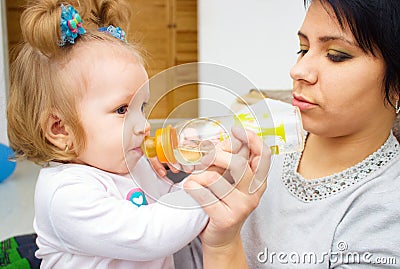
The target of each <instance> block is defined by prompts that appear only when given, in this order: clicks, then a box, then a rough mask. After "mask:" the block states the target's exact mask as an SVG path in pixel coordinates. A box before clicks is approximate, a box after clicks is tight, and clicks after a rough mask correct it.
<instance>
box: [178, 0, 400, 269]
mask: <svg viewBox="0 0 400 269" xmlns="http://www.w3.org/2000/svg"><path fill="white" fill-rule="evenodd" d="M305 5H306V6H307V7H308V10H307V14H306V17H305V19H304V22H303V24H302V26H301V27H300V30H299V32H298V37H299V43H300V50H299V52H298V53H299V57H298V61H297V63H296V64H295V65H294V67H293V68H292V69H291V72H290V75H291V77H292V79H293V105H295V106H297V107H299V108H300V110H301V114H302V118H303V126H304V129H305V130H306V131H307V132H308V135H307V140H306V144H305V148H304V151H303V152H302V153H294V154H288V155H286V156H279V157H277V158H276V159H275V160H274V162H273V166H272V167H271V171H270V173H269V176H268V189H267V190H266V192H265V194H264V195H263V196H262V198H261V200H260V204H259V205H258V207H257V208H256V209H255V211H254V212H253V213H252V214H251V215H250V216H249V217H248V218H247V220H246V221H245V223H244V226H243V228H242V231H241V236H242V242H241V241H240V236H239V233H238V229H240V227H241V224H242V222H244V219H245V218H246V217H245V215H246V214H249V213H250V212H251V209H252V207H248V208H247V211H246V210H245V211H240V213H239V214H236V213H237V211H236V209H237V208H243V203H246V202H245V201H246V200H244V199H242V200H233V201H228V202H226V201H222V202H220V204H222V205H224V206H225V207H222V206H221V207H220V208H217V206H216V205H214V206H213V208H211V207H204V209H205V210H206V212H207V213H208V214H209V215H210V218H211V221H212V223H211V224H212V225H208V226H207V228H206V229H205V231H204V232H203V234H202V241H203V242H202V243H203V252H204V257H203V259H204V267H205V268H246V267H247V266H248V267H250V268H293V267H296V268H298V267H300V268H376V267H379V268H394V267H395V266H396V264H395V263H396V262H397V263H399V262H400V248H399V247H398V246H399V245H400V236H399V234H400V209H399V206H398V205H399V203H400V196H399V195H398V193H399V191H400V152H399V143H398V142H397V140H396V139H395V137H394V136H393V134H392V132H391V128H392V126H393V122H394V119H395V117H396V114H398V113H399V111H400V108H399V96H400V53H399V51H400V50H399V48H400V20H399V19H400V17H399V14H400V2H399V1H394V0H370V1H365V0H309V1H307V0H305ZM216 165H217V166H219V164H218V163H216ZM237 169H238V168H237ZM191 180H192V181H189V182H188V183H187V185H190V184H194V183H193V182H196V184H201V185H206V184H205V183H204V179H203V177H201V176H196V177H193V176H192V177H191ZM190 182H192V183H190ZM245 193H246V190H244V189H242V194H243V195H245ZM209 195H210V196H212V195H214V196H216V197H218V193H209ZM194 197H195V198H196V199H198V200H199V201H201V200H200V198H199V197H200V195H198V196H196V194H194ZM202 199H203V200H204V199H205V198H204V196H202ZM208 199H210V198H208ZM249 200H251V199H249ZM238 201H240V203H239V202H238ZM254 201H255V202H257V199H254V200H251V202H249V203H246V204H251V203H252V202H254ZM224 202H225V203H224ZM226 208H228V209H229V210H225V209H226ZM224 214H225V215H224ZM226 215H228V216H229V219H231V220H233V221H232V222H231V224H226V225H225V226H224V224H223V220H224V217H226ZM218 219H220V220H221V222H218ZM232 227H234V228H232ZM210 238H212V240H210ZM242 245H243V247H242ZM243 249H244V250H245V254H244V252H243ZM246 259H247V261H246ZM231 261H234V262H233V263H232V262H231ZM176 265H177V268H183V267H180V266H179V265H180V261H179V259H177V260H176ZM385 266H386V267H385Z"/></svg>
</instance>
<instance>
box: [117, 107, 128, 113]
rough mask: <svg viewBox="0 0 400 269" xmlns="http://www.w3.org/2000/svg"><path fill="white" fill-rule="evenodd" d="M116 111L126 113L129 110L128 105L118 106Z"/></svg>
mask: <svg viewBox="0 0 400 269" xmlns="http://www.w3.org/2000/svg"><path fill="white" fill-rule="evenodd" d="M115 112H116V113H117V114H120V115H124V114H126V112H128V105H123V106H120V107H119V108H117V109H116V110H115Z"/></svg>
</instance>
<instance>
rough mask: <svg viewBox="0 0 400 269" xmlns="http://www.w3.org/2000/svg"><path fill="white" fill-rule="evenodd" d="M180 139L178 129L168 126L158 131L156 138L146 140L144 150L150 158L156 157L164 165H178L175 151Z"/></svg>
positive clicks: (146, 138)
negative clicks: (177, 133)
mask: <svg viewBox="0 0 400 269" xmlns="http://www.w3.org/2000/svg"><path fill="white" fill-rule="evenodd" d="M177 145H178V139H177V135H176V129H175V128H172V127H171V125H168V126H167V127H165V128H160V129H157V130H156V134H155V136H154V137H151V136H147V137H145V139H144V142H143V145H142V150H143V152H144V154H145V155H146V156H147V157H148V158H153V157H156V156H157V158H158V160H159V161H160V162H162V163H176V159H175V156H174V149H176V148H177Z"/></svg>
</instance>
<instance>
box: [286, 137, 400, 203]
mask: <svg viewBox="0 0 400 269" xmlns="http://www.w3.org/2000/svg"><path fill="white" fill-rule="evenodd" d="M399 153H400V150H399V143H398V142H397V140H396V138H395V137H394V136H393V135H390V136H389V138H388V139H387V140H386V142H385V143H384V144H383V145H382V146H381V147H380V148H379V149H378V150H377V151H375V152H374V153H372V154H371V155H369V156H368V157H367V158H366V159H364V160H363V161H362V162H360V163H358V164H356V165H355V166H353V167H350V168H348V169H346V170H344V171H342V172H340V173H336V174H333V175H330V176H326V177H322V178H318V179H312V180H306V179H304V178H303V177H302V176H301V175H300V174H299V173H297V167H298V165H299V161H300V157H301V153H298V152H295V153H290V154H287V155H286V156H285V160H284V163H283V174H282V181H283V183H284V184H285V186H286V187H287V189H288V190H289V192H290V193H292V194H293V195H294V196H295V197H297V198H299V199H300V200H302V201H304V202H312V201H316V200H322V199H325V198H327V197H330V196H332V195H335V194H337V193H339V192H341V191H343V190H345V189H346V188H348V187H350V186H352V185H354V184H355V183H357V182H359V181H361V180H363V179H365V178H366V177H368V175H369V174H371V173H374V172H375V171H377V170H379V169H380V168H382V167H384V166H385V165H386V164H387V163H388V162H390V161H391V160H392V159H393V158H394V157H396V156H397V155H399Z"/></svg>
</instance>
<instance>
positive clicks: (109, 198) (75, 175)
mask: <svg viewBox="0 0 400 269" xmlns="http://www.w3.org/2000/svg"><path fill="white" fill-rule="evenodd" d="M131 175H132V176H130V175H127V176H120V175H115V174H112V173H108V172H105V171H102V170H99V169H97V168H94V167H89V166H85V165H78V164H52V165H50V166H49V167H46V168H43V169H42V170H41V171H40V174H39V178H38V181H37V185H36V191H35V219H34V229H35V231H36V233H37V234H38V238H37V244H38V246H39V250H38V251H37V252H36V256H37V257H38V258H40V259H42V265H41V266H42V268H62V269H68V268H73V269H76V268H85V269H89V268H96V269H100V268H146V269H149V268H168V269H169V268H174V262H173V258H172V254H173V253H174V252H176V251H178V250H179V249H181V248H182V247H183V246H185V245H186V244H187V243H189V242H190V241H191V240H193V239H194V238H195V237H196V236H197V235H198V234H199V233H200V232H201V230H202V229H203V228H204V226H205V225H206V223H207V220H208V218H207V216H206V214H205V213H204V211H203V210H202V209H201V208H200V207H199V206H197V204H196V203H195V202H194V200H193V199H192V198H191V197H190V196H189V195H187V194H186V193H185V192H184V191H183V190H178V191H175V192H172V193H168V191H170V190H171V188H172V187H171V185H170V184H166V182H165V181H163V180H161V179H160V178H158V177H157V176H156V174H155V173H154V172H153V170H152V169H151V167H150V165H149V163H148V162H147V160H145V159H144V158H142V159H141V160H140V161H139V162H138V164H137V165H136V167H135V170H134V171H132V173H131ZM166 193H168V194H166ZM163 194H166V195H164V196H163V197H162V198H160V197H161V196H162V195H163ZM159 198H160V199H159ZM146 202H147V203H148V205H146Z"/></svg>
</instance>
